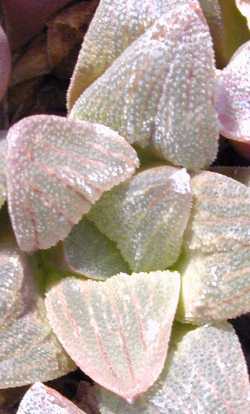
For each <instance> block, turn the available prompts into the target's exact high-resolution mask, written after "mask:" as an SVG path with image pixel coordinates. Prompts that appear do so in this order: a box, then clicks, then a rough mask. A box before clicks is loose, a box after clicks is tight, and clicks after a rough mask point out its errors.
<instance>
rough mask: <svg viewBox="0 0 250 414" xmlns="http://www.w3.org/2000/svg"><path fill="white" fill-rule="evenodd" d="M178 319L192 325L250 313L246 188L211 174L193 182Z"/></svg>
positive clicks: (249, 201) (249, 193) (248, 196)
mask: <svg viewBox="0 0 250 414" xmlns="http://www.w3.org/2000/svg"><path fill="white" fill-rule="evenodd" d="M192 191H193V200H194V205H193V209H192V215H191V219H190V220H189V225H188V229H187V232H186V238H185V254H184V255H183V256H182V260H181V262H180V263H179V265H178V266H177V267H178V270H180V272H181V273H182V291H181V302H180V307H179V312H178V317H179V318H180V319H182V320H183V319H184V320H186V321H189V322H192V323H204V322H208V321H212V320H224V319H229V318H234V317H237V316H239V315H241V314H243V313H247V312H249V311H250V301H249V297H250V189H249V188H248V187H246V186H245V185H244V184H241V183H240V182H238V181H235V180H233V179H232V178H229V177H226V176H223V175H221V174H218V173H214V172H202V173H200V174H198V175H196V176H195V177H194V178H193V179H192Z"/></svg>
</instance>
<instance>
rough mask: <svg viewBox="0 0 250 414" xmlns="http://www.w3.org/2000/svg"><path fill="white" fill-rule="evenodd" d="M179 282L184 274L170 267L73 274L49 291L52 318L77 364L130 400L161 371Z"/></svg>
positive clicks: (48, 310) (176, 301) (98, 380)
mask: <svg viewBox="0 0 250 414" xmlns="http://www.w3.org/2000/svg"><path fill="white" fill-rule="evenodd" d="M179 287H180V280H179V274H178V273H177V272H174V273H171V272H168V271H166V272H155V273H149V274H145V273H138V274H133V275H132V276H128V275H126V274H122V273H121V274H119V275H117V276H114V277H112V278H109V279H108V280H107V281H105V282H95V281H92V280H88V281H84V280H80V279H76V278H73V277H68V278H64V279H63V280H61V281H60V282H59V283H58V284H57V285H55V286H54V287H52V288H51V289H50V290H49V292H48V293H47V298H46V305H47V312H48V317H49V321H50V324H51V326H52V328H53V330H54V332H55V333H56V335H57V336H58V338H59V340H60V342H61V343H62V344H63V347H64V348H65V349H66V350H67V352H68V353H69V355H70V356H71V357H72V359H73V360H74V361H75V362H76V364H77V366H78V367H80V368H81V369H82V370H83V371H84V372H85V373H86V374H87V375H88V376H90V377H91V378H92V379H93V380H94V381H96V382H97V383H99V384H101V385H102V386H104V387H106V388H108V389H110V390H112V391H113V392H115V393H117V394H118V395H120V396H122V397H123V398H124V399H126V400H127V401H129V402H131V401H133V400H134V399H135V398H137V397H138V395H140V394H141V393H143V392H145V391H146V390H147V389H148V388H149V387H150V386H151V385H152V384H153V383H154V382H155V381H156V380H157V378H158V376H159V374H160V372H161V371H162V368H163V366H164V362H165V358H166V355H167V349H168V341H169V337H170V333H171V328H172V323H173V319H174V316H175V311H176V306H177V303H178V299H179ZM58 308H60V312H58Z"/></svg>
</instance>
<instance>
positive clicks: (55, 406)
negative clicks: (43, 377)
mask: <svg viewBox="0 0 250 414" xmlns="http://www.w3.org/2000/svg"><path fill="white" fill-rule="evenodd" d="M17 414H84V412H83V411H82V410H80V409H79V408H77V406H76V405H74V404H72V402H71V401H69V400H68V399H67V398H65V397H63V396H62V395H61V394H59V393H58V392H57V391H56V390H53V388H49V387H46V386H45V385H43V384H41V383H39V382H37V383H36V384H34V385H32V387H31V388H30V389H29V390H28V391H27V392H26V394H25V395H24V397H23V399H22V401H21V404H20V406H19V408H18V411H17Z"/></svg>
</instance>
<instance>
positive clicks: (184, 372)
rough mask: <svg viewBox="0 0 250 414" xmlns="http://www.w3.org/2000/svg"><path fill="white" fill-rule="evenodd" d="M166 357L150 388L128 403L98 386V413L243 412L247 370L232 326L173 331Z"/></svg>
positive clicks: (248, 392)
mask: <svg viewBox="0 0 250 414" xmlns="http://www.w3.org/2000/svg"><path fill="white" fill-rule="evenodd" d="M171 342H172V343H171V347H170V351H169V356H168V358H167V361H166V365H165V368H164V370H163V372H162V374H161V376H160V378H159V380H158V381H157V382H156V383H155V385H154V386H153V387H152V388H151V389H150V390H149V391H148V392H147V393H145V394H144V395H143V396H142V397H141V398H139V399H138V400H137V401H135V402H134V403H133V404H128V403H126V402H125V401H123V400H122V399H120V398H119V397H117V396H115V395H114V394H112V393H111V392H108V391H106V390H104V389H102V388H101V387H99V389H98V397H99V409H100V413H101V414H125V413H126V414H170V413H171V414H198V413H199V414H212V413H228V414H229V413H231V414H236V413H237V414H246V413H249V412H250V386H249V379H248V373H247V367H246V363H245V360H244V356H243V353H242V349H241V346H240V343H239V340H238V338H237V336H236V334H235V332H234V330H233V328H232V327H231V326H230V325H229V324H227V323H225V324H218V325H214V326H203V327H200V328H196V329H193V330H191V329H190V328H189V329H188V328H187V326H186V327H184V326H182V327H181V326H179V327H178V330H177V325H176V326H175V327H174V329H173V338H172V341H171Z"/></svg>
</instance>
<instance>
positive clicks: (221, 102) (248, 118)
mask: <svg viewBox="0 0 250 414" xmlns="http://www.w3.org/2000/svg"><path fill="white" fill-rule="evenodd" d="M249 66H250V41H249V42H246V43H245V44H244V45H243V46H241V47H240V48H239V49H238V50H237V51H236V53H235V54H234V56H233V57H232V59H231V61H230V62H229V64H228V65H227V66H226V67H225V69H223V70H222V71H218V75H217V77H218V81H217V87H216V95H215V106H216V109H217V112H218V118H219V122H220V132H221V134H222V135H223V136H224V137H226V138H229V139H233V140H236V141H242V142H246V143H250V99H249V96H250V77H249Z"/></svg>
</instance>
